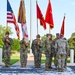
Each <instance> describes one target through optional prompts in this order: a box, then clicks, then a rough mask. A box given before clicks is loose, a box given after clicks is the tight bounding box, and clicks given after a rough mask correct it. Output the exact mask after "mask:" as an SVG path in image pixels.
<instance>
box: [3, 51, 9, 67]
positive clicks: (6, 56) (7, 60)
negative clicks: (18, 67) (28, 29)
mask: <svg viewBox="0 0 75 75" xmlns="http://www.w3.org/2000/svg"><path fill="white" fill-rule="evenodd" d="M4 63H5V65H6V66H9V65H10V52H6V53H5V52H4Z"/></svg>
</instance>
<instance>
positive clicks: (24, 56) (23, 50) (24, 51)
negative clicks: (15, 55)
mask: <svg viewBox="0 0 75 75" xmlns="http://www.w3.org/2000/svg"><path fill="white" fill-rule="evenodd" d="M20 45H21V48H20V62H21V67H26V65H27V51H28V50H27V47H28V44H26V43H25V41H24V40H21V41H20Z"/></svg>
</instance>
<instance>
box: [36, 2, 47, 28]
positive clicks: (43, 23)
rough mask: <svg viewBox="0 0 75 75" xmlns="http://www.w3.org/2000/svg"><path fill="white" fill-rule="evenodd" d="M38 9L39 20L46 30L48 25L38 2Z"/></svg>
mask: <svg viewBox="0 0 75 75" xmlns="http://www.w3.org/2000/svg"><path fill="white" fill-rule="evenodd" d="M36 9H37V18H38V19H39V20H40V25H42V26H43V27H44V29H46V23H45V20H44V17H43V15H42V12H41V10H40V8H39V6H38V4H37V2H36Z"/></svg>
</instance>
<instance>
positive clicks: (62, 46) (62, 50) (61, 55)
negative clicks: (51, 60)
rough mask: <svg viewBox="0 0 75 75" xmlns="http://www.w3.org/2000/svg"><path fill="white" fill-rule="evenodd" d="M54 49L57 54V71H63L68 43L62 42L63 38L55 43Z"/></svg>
mask: <svg viewBox="0 0 75 75" xmlns="http://www.w3.org/2000/svg"><path fill="white" fill-rule="evenodd" d="M55 48H56V50H57V54H58V71H62V72H63V71H64V66H65V60H66V54H67V52H66V49H68V48H69V46H68V42H67V41H66V40H63V38H61V39H59V40H57V41H56V43H55Z"/></svg>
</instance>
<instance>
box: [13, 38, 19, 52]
mask: <svg viewBox="0 0 75 75" xmlns="http://www.w3.org/2000/svg"><path fill="white" fill-rule="evenodd" d="M12 50H17V51H19V50H20V41H19V40H18V39H15V38H14V39H13V43H12Z"/></svg>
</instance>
